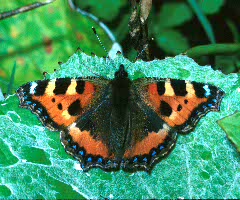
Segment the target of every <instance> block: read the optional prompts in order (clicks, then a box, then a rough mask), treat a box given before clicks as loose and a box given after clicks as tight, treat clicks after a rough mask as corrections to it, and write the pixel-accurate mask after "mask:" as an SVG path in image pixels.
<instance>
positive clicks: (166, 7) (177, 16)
mask: <svg viewBox="0 0 240 200" xmlns="http://www.w3.org/2000/svg"><path fill="white" fill-rule="evenodd" d="M192 17H193V13H192V11H191V9H190V8H189V7H188V5H187V4H186V3H164V4H163V6H162V9H161V10H160V12H159V15H158V17H157V19H156V21H157V24H158V25H159V26H160V27H161V28H163V27H174V26H179V25H181V24H183V23H185V22H187V21H189V20H190V19H192Z"/></svg>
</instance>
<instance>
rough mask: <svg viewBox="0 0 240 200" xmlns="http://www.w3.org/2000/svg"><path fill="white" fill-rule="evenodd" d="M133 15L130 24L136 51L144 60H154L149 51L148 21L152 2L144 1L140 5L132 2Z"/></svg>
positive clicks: (150, 0) (134, 0)
mask: <svg viewBox="0 0 240 200" xmlns="http://www.w3.org/2000/svg"><path fill="white" fill-rule="evenodd" d="M131 6H132V14H131V17H130V20H129V23H128V26H129V29H130V31H129V32H130V37H131V41H132V45H133V47H134V49H135V50H136V51H137V52H138V56H137V57H139V58H141V59H142V60H146V61H149V60H152V58H151V54H150V50H149V40H148V26H147V19H148V16H149V13H150V11H151V7H152V0H142V1H141V3H140V5H139V3H137V1H136V0H131Z"/></svg>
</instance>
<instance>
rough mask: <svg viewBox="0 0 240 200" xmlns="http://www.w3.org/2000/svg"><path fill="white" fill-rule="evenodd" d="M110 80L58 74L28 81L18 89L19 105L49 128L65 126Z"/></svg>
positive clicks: (100, 92)
mask: <svg viewBox="0 0 240 200" xmlns="http://www.w3.org/2000/svg"><path fill="white" fill-rule="evenodd" d="M108 82H109V81H107V80H98V81H96V80H95V79H94V78H91V79H85V78H76V79H71V78H58V79H53V80H40V81H35V82H29V83H27V84H25V85H23V86H21V87H20V88H19V89H18V90H17V95H18V97H19V99H20V106H21V107H23V108H27V109H30V110H31V111H32V112H33V113H34V114H36V115H37V116H38V118H39V119H40V121H41V122H42V123H43V125H45V126H46V127H48V128H49V129H50V130H53V131H56V130H62V129H63V128H64V127H68V126H70V125H71V124H72V123H74V122H75V121H76V120H77V119H78V118H79V117H80V116H82V115H83V114H84V113H86V112H87V111H88V110H89V108H90V107H91V106H92V105H93V104H98V103H99V101H101V100H100V99H101V96H102V94H103V93H104V89H105V88H106V87H107V84H108Z"/></svg>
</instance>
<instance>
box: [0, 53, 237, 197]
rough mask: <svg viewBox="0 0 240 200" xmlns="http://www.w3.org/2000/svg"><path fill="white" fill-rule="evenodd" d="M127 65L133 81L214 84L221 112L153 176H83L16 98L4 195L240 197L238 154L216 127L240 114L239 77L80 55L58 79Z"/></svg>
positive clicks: (10, 102)
mask: <svg viewBox="0 0 240 200" xmlns="http://www.w3.org/2000/svg"><path fill="white" fill-rule="evenodd" d="M120 64H124V65H125V66H126V68H127V70H128V71H129V75H130V77H131V78H132V77H136V76H139V75H140V76H141V75H143V74H144V75H145V76H147V77H163V78H178V79H187V80H195V81H198V82H205V83H212V84H214V85H216V86H218V87H220V88H222V89H223V90H224V91H225V92H226V96H225V97H224V98H223V101H222V104H221V111H220V112H210V113H208V114H207V116H205V117H204V118H203V119H201V120H200V122H199V123H198V125H197V127H196V129H195V131H194V132H192V133H190V134H188V135H185V136H182V135H180V136H179V138H178V142H177V145H176V148H175V149H174V150H173V152H172V153H171V154H170V156H169V157H168V158H167V159H164V160H163V161H162V162H160V163H159V164H157V165H156V166H155V168H154V169H153V171H152V173H151V174H147V173H146V172H137V173H126V172H123V171H118V172H112V173H108V172H104V171H102V170H101V169H93V170H90V171H89V172H88V173H84V172H83V171H82V170H81V169H80V168H79V164H78V161H76V160H74V159H72V158H71V156H69V155H68V154H66V153H65V152H64V148H63V147H62V145H61V143H60V139H59V133H58V132H50V131H47V129H46V128H44V127H43V126H42V125H41V124H40V122H39V121H38V119H37V118H36V116H35V115H33V114H31V113H30V111H29V110H26V109H21V108H18V104H19V102H18V99H17V97H16V96H12V97H10V98H9V99H7V100H6V101H5V102H1V104H0V110H1V111H2V112H3V113H4V115H0V144H1V145H0V158H1V160H0V174H1V179H0V198H9V199H10V198H11V199H13V198H15V199H16V198H17V199H19V198H28V199H29V198H46V199H55V198H83V197H84V198H88V199H89V198H93V199H100V198H114V199H150V198H152V199H153V198H157V199H162V198H186V199H189V198H204V199H206V198H214V199H215V198H221V199H226V198H240V192H239V188H240V181H239V178H240V171H239V167H240V165H239V155H238V153H237V151H236V149H235V148H234V147H233V145H232V144H231V142H230V141H229V140H228V139H227V138H226V135H225V133H224V131H223V130H222V129H221V128H220V127H219V126H218V124H217V123H216V121H217V120H219V119H220V118H223V117H224V116H227V115H229V114H231V113H233V112H235V110H240V105H239V102H240V93H239V87H240V84H239V77H238V76H237V75H236V74H231V75H228V76H226V75H224V74H222V73H221V72H219V71H213V70H212V69H211V68H210V67H209V66H205V67H203V66H199V65H198V64H197V63H195V62H194V61H193V60H192V59H190V58H188V57H186V56H181V55H180V56H176V57H175V58H167V59H165V60H154V61H151V62H147V63H146V62H142V61H138V62H136V63H131V62H129V61H128V60H126V59H124V58H123V57H122V56H119V57H117V58H116V59H114V60H105V59H103V58H98V57H90V56H87V55H85V54H83V53H80V52H78V53H76V54H74V55H73V56H72V57H70V59H69V60H68V62H67V63H65V64H63V65H62V67H61V70H59V71H57V72H56V73H55V74H54V75H52V78H53V77H65V76H71V77H79V76H93V74H92V73H98V74H101V75H104V76H107V77H108V78H113V77H114V71H115V70H116V69H115V68H117V67H119V65H120ZM135 72H136V73H135ZM139 72H141V73H139ZM135 74H137V75H135Z"/></svg>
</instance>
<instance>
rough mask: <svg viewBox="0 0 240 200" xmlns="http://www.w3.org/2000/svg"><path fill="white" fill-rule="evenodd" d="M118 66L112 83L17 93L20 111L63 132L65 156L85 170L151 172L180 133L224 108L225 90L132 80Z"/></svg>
mask: <svg viewBox="0 0 240 200" xmlns="http://www.w3.org/2000/svg"><path fill="white" fill-rule="evenodd" d="M116 67H118V70H117V71H116V72H115V76H114V79H112V80H108V79H106V78H96V77H90V78H89V77H88V78H83V77H80V78H74V79H72V78H57V79H52V80H40V81H34V82H30V83H27V84H25V85H23V86H22V87H20V88H19V89H18V90H17V94H18V96H19V99H20V105H21V107H24V108H28V109H30V110H31V111H32V112H33V113H34V114H36V115H37V116H38V117H39V119H40V120H41V122H42V123H43V125H45V126H46V127H47V128H49V129H50V130H52V131H61V141H62V144H63V146H64V147H65V150H66V152H67V153H69V154H71V155H72V156H73V157H74V158H76V159H78V160H79V161H80V163H81V167H82V169H83V170H84V171H87V170H89V169H90V168H92V167H99V168H101V169H103V170H105V171H114V170H118V169H120V168H121V169H123V170H125V171H136V170H146V171H150V170H151V169H152V168H153V166H154V165H155V164H156V163H157V161H159V160H161V159H162V158H163V157H165V156H166V155H168V154H169V153H170V151H171V150H172V149H173V147H174V146H175V143H176V140H177V134H178V133H188V132H190V131H192V130H193V129H194V128H195V126H196V124H197V122H198V121H199V119H200V118H201V117H202V116H204V115H205V114H206V113H207V112H209V111H218V110H219V106H220V103H221V100H222V98H223V95H224V92H223V91H222V90H221V89H219V88H217V87H216V86H213V85H209V84H203V83H197V82H190V81H185V80H176V79H163V78H158V77H156V78H139V79H136V80H134V81H132V80H130V78H129V77H128V73H127V71H126V69H125V68H124V65H119V66H116Z"/></svg>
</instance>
